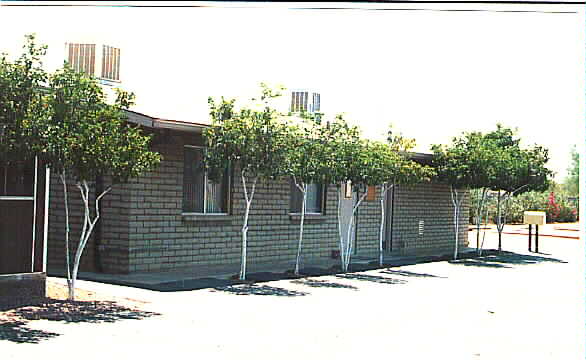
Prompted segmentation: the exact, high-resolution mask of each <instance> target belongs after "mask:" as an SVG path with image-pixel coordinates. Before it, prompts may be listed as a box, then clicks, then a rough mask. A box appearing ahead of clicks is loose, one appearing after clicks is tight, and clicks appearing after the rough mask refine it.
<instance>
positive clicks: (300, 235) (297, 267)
mask: <svg viewBox="0 0 586 360" xmlns="http://www.w3.org/2000/svg"><path fill="white" fill-rule="evenodd" d="M295 185H296V186H297V187H298V188H299V190H301V193H302V194H303V202H302V204H301V221H300V223H299V245H298V246H297V259H296V261H295V275H299V262H300V259H301V243H302V241H303V222H304V220H305V210H306V208H307V184H305V183H303V184H302V185H301V186H300V185H299V184H297V181H295Z"/></svg>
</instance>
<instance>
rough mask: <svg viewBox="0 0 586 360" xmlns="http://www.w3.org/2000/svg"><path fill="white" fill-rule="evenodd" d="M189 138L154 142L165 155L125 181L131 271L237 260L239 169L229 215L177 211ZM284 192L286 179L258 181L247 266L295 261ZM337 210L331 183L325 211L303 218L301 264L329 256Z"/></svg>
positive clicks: (241, 205)
mask: <svg viewBox="0 0 586 360" xmlns="http://www.w3.org/2000/svg"><path fill="white" fill-rule="evenodd" d="M192 141H193V140H192ZM188 142H189V139H184V138H182V137H179V136H176V137H172V139H170V141H169V142H167V143H166V144H161V145H158V146H157V147H156V150H157V151H159V152H160V153H161V154H162V155H163V157H164V158H165V161H164V162H163V163H162V164H161V166H160V167H159V168H158V169H157V170H156V171H154V172H152V173H149V174H146V176H143V177H141V178H140V180H139V182H136V183H133V184H130V189H131V190H130V194H131V201H130V204H131V206H130V209H129V220H130V223H129V230H130V235H129V242H130V246H129V248H130V271H159V270H173V269H179V268H182V267H189V266H192V265H235V264H240V253H241V243H242V241H241V226H242V220H243V216H244V211H245V206H246V204H245V200H244V192H243V187H242V182H241V179H240V176H238V173H237V172H235V176H234V179H233V186H232V193H231V198H232V202H231V203H232V208H231V212H230V214H229V215H227V216H219V215H215V216H214V215H212V216H205V215H202V216H193V215H185V216H184V215H182V194H183V145H184V144H185V143H188ZM249 186H250V181H249ZM289 192H290V185H289V183H288V181H286V180H280V181H273V182H270V183H269V182H266V181H260V182H259V183H258V184H257V188H256V192H255V195H254V199H253V202H252V205H251V210H250V216H249V231H248V248H247V253H248V254H247V255H248V257H247V262H248V264H250V265H251V266H253V265H255V264H262V263H272V262H279V263H292V262H293V261H294V260H295V256H296V251H297V241H298V233H299V221H298V219H297V218H296V217H292V216H290V215H289V196H290V194H289ZM336 209H337V197H336V188H335V187H333V186H330V187H328V190H327V201H326V210H325V215H323V216H318V217H307V218H306V221H305V226H304V237H303V249H302V255H303V258H304V263H305V264H310V263H313V262H318V263H320V262H323V261H328V260H329V257H330V255H331V250H335V249H337V244H338V242H337V232H338V230H337V218H336Z"/></svg>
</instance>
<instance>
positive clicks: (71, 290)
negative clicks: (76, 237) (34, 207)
mask: <svg viewBox="0 0 586 360" xmlns="http://www.w3.org/2000/svg"><path fill="white" fill-rule="evenodd" d="M59 177H60V178H61V182H62V183H63V201H64V203H65V265H66V266H67V287H68V289H69V295H68V298H69V299H70V300H72V299H73V298H74V297H75V293H74V289H75V287H74V286H73V282H72V281H71V261H70V259H69V201H68V196H67V181H66V178H65V171H63V172H62V173H61V174H59Z"/></svg>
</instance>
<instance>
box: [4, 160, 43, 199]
mask: <svg viewBox="0 0 586 360" xmlns="http://www.w3.org/2000/svg"><path fill="white" fill-rule="evenodd" d="M34 169H35V168H34V162H31V161H28V162H26V163H24V162H18V163H16V164H13V165H1V166H0V196H33V184H34V178H35V170H34Z"/></svg>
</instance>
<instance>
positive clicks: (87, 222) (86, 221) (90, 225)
mask: <svg viewBox="0 0 586 360" xmlns="http://www.w3.org/2000/svg"><path fill="white" fill-rule="evenodd" d="M64 179H65V176H63V177H62V181H63V180H64ZM77 187H78V188H79V190H80V193H81V199H82V201H83V204H84V218H83V228H82V230H81V234H80V236H79V244H78V245H77V250H76V252H75V257H74V259H73V271H72V273H71V274H70V270H69V269H70V266H69V236H68V234H66V239H65V242H66V247H67V253H68V255H67V285H68V288H69V295H68V299H69V300H70V301H74V300H75V281H76V280H77V274H78V272H79V264H80V262H81V256H82V255H83V251H84V249H85V246H86V245H87V242H88V240H89V238H90V236H91V234H92V231H93V229H94V227H95V225H96V223H97V222H98V220H99V219H100V210H99V203H100V200H101V199H102V197H104V195H106V194H107V193H108V192H110V190H111V189H112V188H111V187H108V188H107V189H106V190H104V191H103V192H102V193H101V194H100V195H99V196H98V197H97V198H96V204H95V208H96V210H95V212H96V216H95V218H94V219H93V220H92V218H91V213H90V209H89V185H88V183H87V181H85V180H83V181H82V182H81V183H78V184H77ZM65 204H66V205H65V207H66V210H65V217H66V220H65V223H66V226H67V233H68V232H69V210H68V205H67V196H65Z"/></svg>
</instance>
